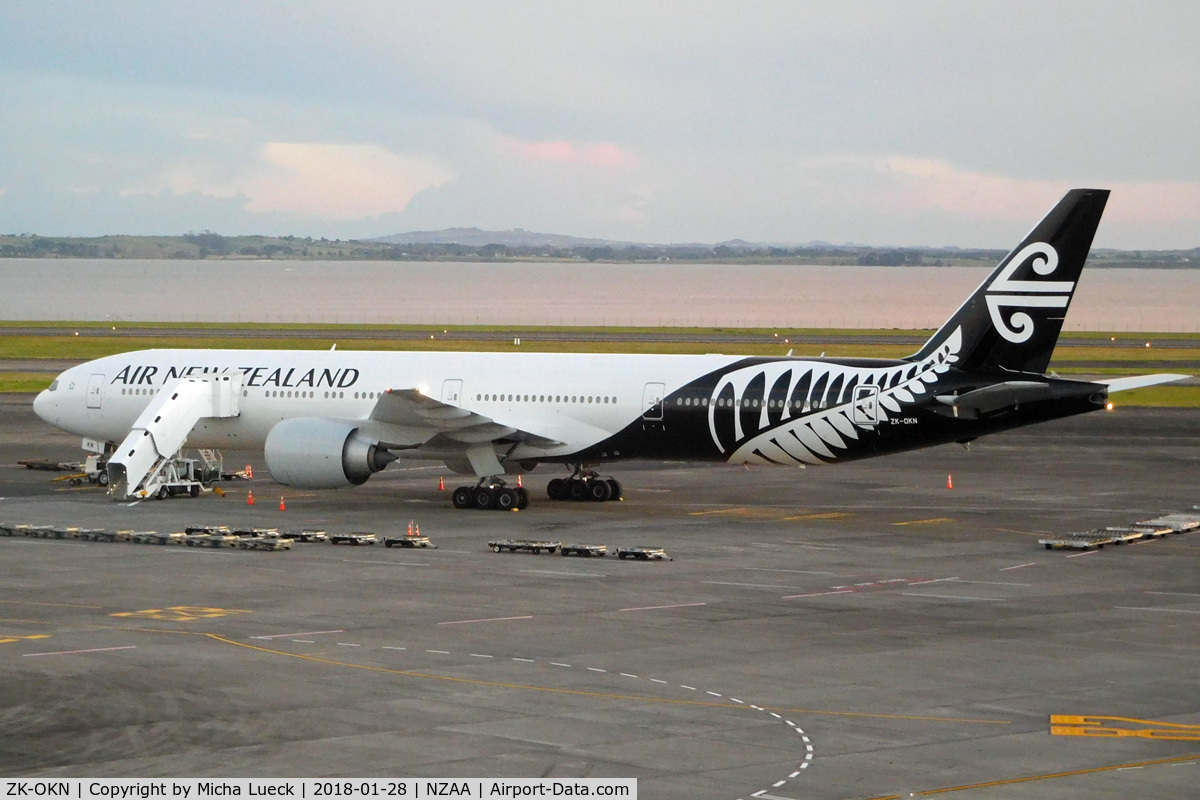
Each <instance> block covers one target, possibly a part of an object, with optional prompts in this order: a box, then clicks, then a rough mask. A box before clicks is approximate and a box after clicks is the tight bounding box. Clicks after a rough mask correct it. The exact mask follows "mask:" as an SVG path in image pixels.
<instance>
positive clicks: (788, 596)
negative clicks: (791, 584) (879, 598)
mask: <svg viewBox="0 0 1200 800" xmlns="http://www.w3.org/2000/svg"><path fill="white" fill-rule="evenodd" d="M827 594H854V590H853V589H835V590H834V591H832V592H812V593H810V594H785V595H784V596H783V597H781V598H779V599H780V600H794V599H795V598H797V597H822V596H824V595H827Z"/></svg>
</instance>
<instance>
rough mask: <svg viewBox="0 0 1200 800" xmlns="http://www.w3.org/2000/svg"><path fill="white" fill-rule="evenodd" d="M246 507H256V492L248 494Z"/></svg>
mask: <svg viewBox="0 0 1200 800" xmlns="http://www.w3.org/2000/svg"><path fill="white" fill-rule="evenodd" d="M246 505H248V506H252V505H254V492H246Z"/></svg>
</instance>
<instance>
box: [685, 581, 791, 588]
mask: <svg viewBox="0 0 1200 800" xmlns="http://www.w3.org/2000/svg"><path fill="white" fill-rule="evenodd" d="M700 582H701V583H707V584H708V585H710V586H745V587H747V588H750V589H806V588H808V587H806V586H785V585H783V584H779V583H736V582H734V581H700Z"/></svg>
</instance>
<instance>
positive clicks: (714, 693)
mask: <svg viewBox="0 0 1200 800" xmlns="http://www.w3.org/2000/svg"><path fill="white" fill-rule="evenodd" d="M705 694H711V695H712V696H713V697H720V696H721V695H719V694H717V693H716V692H705Z"/></svg>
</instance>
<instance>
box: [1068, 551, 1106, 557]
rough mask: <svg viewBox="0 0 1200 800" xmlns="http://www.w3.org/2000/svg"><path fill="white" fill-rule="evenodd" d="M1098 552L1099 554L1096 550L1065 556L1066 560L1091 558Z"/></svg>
mask: <svg viewBox="0 0 1200 800" xmlns="http://www.w3.org/2000/svg"><path fill="white" fill-rule="evenodd" d="M1099 552H1100V550H1099V549H1096V550H1084V551H1083V552H1082V553H1071V555H1069V556H1067V558H1079V557H1080V556H1092V555H1095V554H1096V553H1099Z"/></svg>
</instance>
